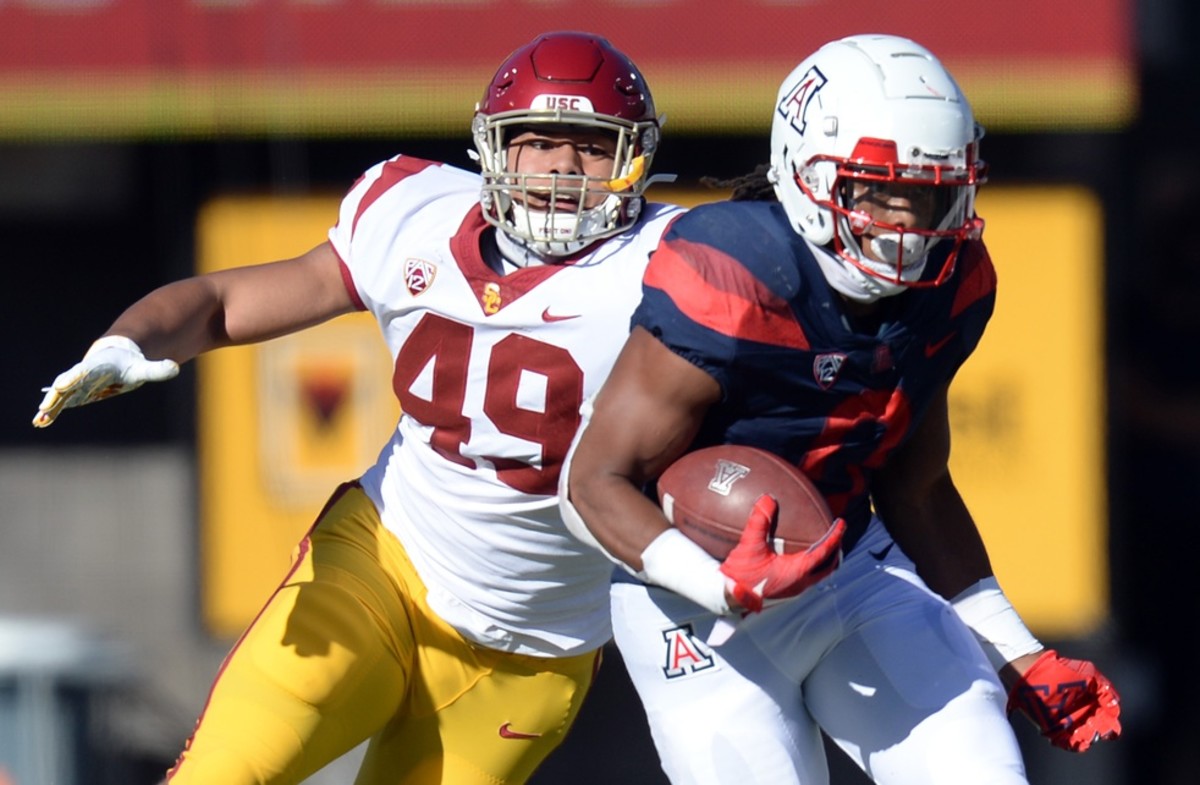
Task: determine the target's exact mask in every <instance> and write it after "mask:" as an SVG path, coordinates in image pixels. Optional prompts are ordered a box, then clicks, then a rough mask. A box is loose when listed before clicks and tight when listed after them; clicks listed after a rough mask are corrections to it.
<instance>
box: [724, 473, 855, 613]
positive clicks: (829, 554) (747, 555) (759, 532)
mask: <svg viewBox="0 0 1200 785" xmlns="http://www.w3.org/2000/svg"><path fill="white" fill-rule="evenodd" d="M778 512H779V505H778V504H777V503H776V501H775V500H774V499H773V498H771V497H770V496H760V497H759V498H758V501H756V502H755V503H754V508H753V509H752V510H751V511H750V519H749V520H748V521H747V523H746V528H745V529H743V530H742V536H741V539H740V540H739V541H738V544H737V546H736V547H734V549H733V550H732V551H730V552H729V555H728V556H726V557H725V561H724V562H722V564H721V572H722V573H724V574H725V576H726V577H727V578H729V581H730V583H729V594H730V595H731V596H732V597H733V599H734V600H735V601H736V602H737V604H738V605H740V606H741V607H742V608H744V609H745V610H747V611H749V612H751V613H758V612H759V611H761V610H762V609H763V603H764V602H769V601H771V600H782V599H786V598H788V597H795V596H796V595H797V594H799V593H800V592H802V591H804V590H805V589H807V588H808V587H809V586H812V585H813V584H814V583H816V582H817V581H819V580H821V579H822V578H824V577H825V576H827V575H829V573H831V572H833V571H834V570H835V569H836V568H837V566H838V565H839V564H840V563H841V561H842V552H841V548H842V535H843V534H845V533H846V522H845V521H843V520H841V519H840V518H839V519H838V520H837V521H836V522H835V523H834V525H833V527H831V528H830V530H829V532H828V533H827V534H826V535H825V536H824V537H822V538H821V539H820V540H818V541H817V542H815V543H813V544H812V545H810V546H809V547H808V549H807V550H804V551H798V552H796V553H789V554H782V555H781V554H778V553H776V552H775V550H774V549H773V548H772V547H771V523H772V522H773V521H774V520H775V516H776V514H777V513H778Z"/></svg>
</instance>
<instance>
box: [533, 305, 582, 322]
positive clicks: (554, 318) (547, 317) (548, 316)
mask: <svg viewBox="0 0 1200 785" xmlns="http://www.w3.org/2000/svg"><path fill="white" fill-rule="evenodd" d="M578 318H579V314H577V313H573V314H568V315H566V316H559V315H558V314H554V313H550V309H549V308H547V309H546V310H544V311H542V321H543V322H565V321H567V320H568V319H578Z"/></svg>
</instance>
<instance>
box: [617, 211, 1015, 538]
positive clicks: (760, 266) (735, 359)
mask: <svg viewBox="0 0 1200 785" xmlns="http://www.w3.org/2000/svg"><path fill="white" fill-rule="evenodd" d="M822 252H823V251H821V250H819V249H814V248H813V247H812V246H811V245H809V244H808V243H807V242H806V241H805V240H804V239H803V238H801V237H800V236H799V235H797V234H796V233H795V232H794V231H793V230H792V229H791V226H790V224H789V223H788V220H787V216H786V214H785V213H784V211H783V207H782V206H781V205H779V204H778V203H776V202H753V201H747V202H720V203H715V204H709V205H703V206H700V207H697V208H695V209H693V210H692V211H691V212H689V213H687V214H685V215H683V216H682V217H680V218H679V219H678V220H677V221H676V222H675V224H674V225H673V226H672V227H671V229H670V230H669V231H668V232H667V233H666V235H664V237H663V239H662V242H661V244H660V245H659V247H658V248H657V250H655V252H654V254H653V256H652V257H651V261H650V265H649V267H648V268H647V270H646V276H645V280H644V287H643V300H642V303H641V305H640V306H639V308H638V309H637V311H636V312H635V313H634V316H633V324H634V325H641V326H642V327H644V328H645V329H647V330H649V331H650V332H651V333H652V334H653V335H655V336H656V337H657V338H658V339H659V340H660V341H662V342H663V344H665V345H666V346H667V347H668V348H670V349H671V350H672V351H674V352H675V353H677V354H679V355H680V356H681V357H684V358H685V359H687V360H688V361H690V362H691V363H693V364H694V365H696V366H698V367H700V368H702V369H703V370H705V371H707V372H708V373H709V374H710V375H712V376H713V378H715V379H716V380H717V382H719V383H720V385H721V389H722V391H723V398H722V400H721V401H720V402H719V403H718V404H717V405H716V406H714V407H713V408H711V409H710V410H709V411H708V413H707V415H706V418H705V420H704V423H703V425H702V427H701V430H700V433H699V435H698V437H697V441H696V443H695V444H694V445H693V447H694V448H699V447H704V446H708V445H712V444H723V443H729V444H746V445H753V446H757V447H761V448H763V449H766V450H770V451H771V452H774V453H776V454H778V455H781V456H783V457H785V458H787V459H788V460H790V461H792V462H793V463H795V464H796V465H797V466H799V467H800V468H801V469H802V470H803V471H804V472H805V473H806V474H807V475H808V476H809V477H811V478H812V479H813V480H814V481H815V482H816V483H817V485H818V486H819V487H820V488H821V490H822V492H823V493H824V494H825V496H826V498H827V499H828V500H829V504H830V507H831V508H832V509H833V511H834V513H835V514H837V515H840V516H842V517H844V518H845V519H846V522H847V524H848V527H849V528H848V531H847V540H846V542H847V546H849V545H850V544H851V543H852V542H854V541H856V540H857V539H858V535H859V534H860V533H861V532H862V530H863V529H864V528H865V527H866V524H867V521H868V520H869V517H870V497H869V484H870V478H871V472H872V470H874V469H876V468H878V467H880V466H882V465H883V463H884V461H885V460H886V458H887V456H888V454H889V453H890V452H892V451H893V450H895V449H896V448H897V447H899V446H900V445H902V444H903V443H904V442H905V440H906V439H907V438H908V436H909V435H910V434H911V433H912V431H913V429H914V428H915V426H916V424H917V422H918V421H919V420H920V418H921V416H922V415H923V414H924V412H925V410H926V409H927V408H928V406H929V403H930V401H931V400H932V399H933V396H934V395H935V394H937V393H938V391H939V390H940V389H942V387H943V386H945V385H946V384H947V383H948V382H949V381H950V379H951V378H953V376H954V374H955V372H956V371H957V370H958V368H959V366H960V365H961V364H962V363H963V361H964V360H966V358H967V357H968V356H969V355H970V353H971V352H972V351H973V350H974V349H975V346H976V344H978V342H979V339H980V336H981V335H982V334H983V330H984V327H985V325H986V324H987V321H988V319H989V318H990V316H991V314H992V308H993V305H994V303H995V289H996V277H995V271H994V270H993V268H992V264H991V260H990V259H989V258H988V254H987V250H986V249H985V248H984V246H983V244H982V243H981V242H968V243H966V244H964V246H963V247H962V249H961V250H960V252H959V259H958V263H957V268H956V270H955V272H954V275H953V276H952V277H951V278H950V280H949V281H947V282H946V283H944V284H943V285H941V286H938V287H933V288H919V289H909V290H908V291H906V292H904V293H902V294H899V295H896V296H893V297H888V298H884V299H883V300H881V301H880V302H879V304H878V308H877V309H876V313H875V314H874V315H873V318H872V320H871V322H870V323H869V324H865V323H862V322H859V323H856V322H855V321H854V320H853V319H852V318H851V317H850V315H849V314H848V312H847V310H846V307H845V302H844V301H843V299H842V298H841V296H840V295H838V294H837V293H836V292H835V291H834V290H833V289H832V288H831V287H830V286H829V284H828V283H827V282H826V280H825V277H824V275H823V274H822V273H821V269H820V267H819V265H818V264H817V260H816V258H815V257H814V255H813V254H814V253H822ZM944 252H945V251H943V253H944ZM929 266H930V267H931V268H940V260H938V259H931V260H930V264H929Z"/></svg>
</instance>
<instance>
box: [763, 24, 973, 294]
mask: <svg viewBox="0 0 1200 785" xmlns="http://www.w3.org/2000/svg"><path fill="white" fill-rule="evenodd" d="M982 136H983V131H982V129H981V128H980V127H979V126H978V125H976V123H975V118H974V115H973V114H972V112H971V106H970V104H968V103H967V99H966V97H965V96H964V95H963V93H962V90H960V89H959V87H958V85H957V84H956V83H955V81H954V79H953V77H951V76H950V74H949V73H947V71H946V69H945V68H944V67H943V66H942V64H941V63H940V62H939V61H938V60H937V58H936V57H934V56H933V54H931V53H930V52H929V51H928V50H927V49H925V48H924V47H922V46H920V45H919V44H917V43H915V42H913V41H910V40H908V39H907V38H899V37H896V36H890V35H856V36H851V37H849V38H843V39H841V40H839V41H833V42H831V43H828V44H826V45H825V46H823V47H821V48H820V49H819V50H817V51H816V52H815V53H814V54H813V55H811V56H810V57H809V58H808V59H806V60H805V61H804V62H802V63H800V65H798V66H797V67H796V68H795V69H794V70H793V71H792V72H791V73H790V74H789V75H788V77H787V78H786V79H785V80H784V81H783V84H782V85H781V86H780V89H779V95H778V100H777V103H776V107H775V116H774V119H773V121H772V124H771V169H770V172H769V175H768V176H769V177H770V178H771V181H772V182H773V183H774V185H775V192H776V194H777V196H778V197H779V201H780V202H781V203H782V204H783V207H784V210H785V211H786V212H787V215H788V218H789V219H790V220H791V223H792V227H793V228H794V229H795V230H796V231H797V232H798V233H800V234H801V235H802V236H804V237H806V238H808V239H809V240H811V241H812V242H813V243H815V244H817V245H821V246H826V247H829V248H830V249H831V250H832V252H833V253H832V255H829V256H826V255H818V259H819V260H820V262H821V266H822V270H823V271H824V272H825V275H826V278H828V279H829V282H830V284H831V285H832V286H834V288H836V289H837V290H838V291H840V292H842V293H843V294H845V295H847V296H848V297H851V298H854V299H857V300H862V301H868V302H869V301H873V300H875V299H878V298H879V297H886V296H889V295H893V294H897V293H899V292H902V291H904V290H905V288H907V287H921V286H937V285H939V284H941V283H943V282H945V281H946V280H947V279H948V278H949V277H950V275H951V274H952V273H953V271H954V263H955V260H956V259H957V256H958V250H959V248H960V246H961V245H962V243H963V241H964V240H966V239H968V238H977V237H979V236H980V234H981V233H982V230H983V222H982V221H981V220H979V219H978V218H977V217H976V216H975V191H976V187H977V186H978V185H979V184H980V183H982V182H984V180H985V174H986V166H985V165H984V163H983V162H982V161H980V160H979V157H978V153H979V140H980V139H981V138H982ZM885 184H892V186H893V187H896V188H905V187H911V186H919V187H920V188H922V189H924V188H928V189H931V191H930V193H928V194H924V196H926V197H928V201H929V202H931V203H932V205H933V215H934V218H933V220H932V221H931V224H930V225H929V226H925V227H921V228H913V227H903V226H899V225H892V224H885V223H881V222H879V221H876V220H875V219H873V218H872V217H871V216H869V215H868V214H866V213H865V212H863V211H861V210H856V209H855V202H854V200H853V198H852V196H853V194H852V190H854V189H855V188H857V191H855V192H861V191H863V190H864V189H866V190H870V189H871V188H882V189H884V190H886V189H887V186H886V185H885ZM868 230H870V235H869V236H868V237H869V243H870V247H871V250H872V252H873V254H874V256H876V257H878V258H879V259H884V260H886V261H878V260H877V259H873V258H870V257H868V256H867V255H866V254H864V252H863V248H862V239H863V237H864V236H865V234H866V233H867V232H868ZM939 242H949V243H951V244H952V245H951V247H950V249H949V253H948V255H947V256H946V259H945V262H944V263H943V264H942V266H941V268H940V269H939V270H937V271H932V270H931V271H929V272H928V273H927V272H926V270H925V266H926V261H927V260H928V258H929V254H930V251H932V250H933V248H934V246H935V245H937V244H938V243H939Z"/></svg>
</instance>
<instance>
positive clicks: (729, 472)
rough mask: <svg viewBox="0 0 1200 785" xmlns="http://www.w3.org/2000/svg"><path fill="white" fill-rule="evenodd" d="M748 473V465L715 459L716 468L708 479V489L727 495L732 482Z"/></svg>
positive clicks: (730, 489) (731, 488)
mask: <svg viewBox="0 0 1200 785" xmlns="http://www.w3.org/2000/svg"><path fill="white" fill-rule="evenodd" d="M749 473H750V468H749V467H747V466H742V465H741V464H740V463H734V462H733V461H727V460H725V459H724V458H721V459H720V460H718V461H717V469H716V471H715V472H714V473H713V476H712V479H711V480H709V481H708V489H709V490H710V491H712V492H713V493H719V494H721V495H722V496H728V495H729V492H730V491H732V490H733V484H734V483H735V482H737V481H738V480H740V479H742V478H743V477H745V476H746V475H747V474H749Z"/></svg>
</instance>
